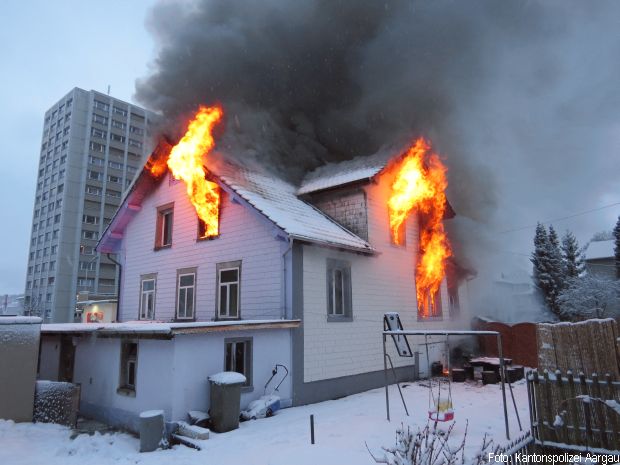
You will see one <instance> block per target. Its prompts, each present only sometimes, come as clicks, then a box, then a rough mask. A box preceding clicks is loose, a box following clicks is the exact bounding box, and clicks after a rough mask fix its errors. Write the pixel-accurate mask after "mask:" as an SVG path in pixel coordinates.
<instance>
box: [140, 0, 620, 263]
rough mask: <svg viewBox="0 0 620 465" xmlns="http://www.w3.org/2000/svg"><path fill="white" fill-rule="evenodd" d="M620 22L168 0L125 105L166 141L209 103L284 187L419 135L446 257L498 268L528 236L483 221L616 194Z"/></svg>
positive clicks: (465, 4) (575, 10)
mask: <svg viewBox="0 0 620 465" xmlns="http://www.w3.org/2000/svg"><path fill="white" fill-rule="evenodd" d="M618 18H620V3H618V2H613V1H601V2H578V1H565V0H563V1H559V0H558V1H544V2H543V1H540V2H536V1H525V0H521V1H519V0H514V1H510V2H500V1H496V0H488V1H482V0H479V1H476V0H471V1H449V0H419V1H418V0H415V1H414V0H407V1H404V0H393V1H385V2H380V1H375V0H356V1H352V0H349V1H345V0H305V1H285V0H263V1H260V2H257V1H253V0H202V1H181V0H177V1H166V2H161V3H160V4H158V5H157V6H156V7H155V8H154V9H153V11H152V12H151V15H150V17H149V19H148V22H147V24H148V27H149V28H150V30H151V31H152V34H153V35H154V36H155V38H156V41H157V43H158V54H157V57H156V59H155V61H154V63H153V64H152V66H153V68H152V74H151V75H150V76H148V77H146V78H143V79H140V80H139V81H138V82H137V91H136V97H137V99H138V101H139V102H141V103H142V104H144V105H145V106H147V107H149V108H152V109H155V110H159V111H161V112H162V113H163V115H164V117H165V121H166V125H165V127H166V130H167V131H169V132H172V133H174V132H175V130H178V127H179V124H181V123H183V122H184V121H186V119H187V115H188V114H189V113H190V112H194V111H195V110H196V108H197V105H198V104H200V103H204V104H212V103H215V102H220V103H222V104H223V105H224V108H225V110H226V113H227V120H226V122H225V129H224V132H223V134H222V135H221V142H220V148H222V147H223V148H225V149H226V150H227V151H228V152H230V153H233V154H235V155H236V156H238V157H239V158H240V159H241V160H245V161H246V162H250V161H254V162H259V163H261V164H263V165H267V166H269V167H271V169H274V170H276V171H278V172H279V173H280V174H283V175H286V176H287V177H288V178H289V179H291V180H293V181H297V180H299V179H300V177H301V176H302V175H303V174H304V173H305V172H306V171H307V170H308V169H310V168H313V167H316V166H318V165H320V164H322V163H324V162H328V161H337V160H344V159H350V158H353V157H357V156H365V155H370V154H373V153H375V152H376V151H377V150H379V149H380V148H381V147H383V146H385V145H386V144H400V143H403V142H405V141H411V140H413V138H414V137H416V136H419V135H423V136H426V137H429V138H430V139H431V140H432V141H433V144H434V147H435V148H436V149H437V150H438V151H439V153H440V154H441V155H442V157H444V158H445V162H446V164H447V166H448V169H449V173H448V177H449V185H450V187H449V192H448V197H449V199H450V202H451V204H452V205H453V207H454V209H455V210H456V212H457V214H458V215H459V216H458V217H457V219H456V220H454V224H453V226H452V228H451V234H452V236H453V237H452V239H453V240H452V242H453V243H454V244H455V245H456V252H457V254H458V255H459V256H460V257H464V258H463V260H464V261H467V260H468V261H469V262H470V263H471V266H472V267H473V268H477V269H478V270H479V271H480V270H481V269H485V268H488V269H492V270H494V271H497V270H498V269H499V268H502V267H503V266H504V265H505V260H504V259H502V261H501V262H500V263H497V260H496V258H497V257H498V254H497V253H496V252H499V251H502V252H511V251H512V250H514V249H517V248H519V249H520V250H521V251H525V252H527V251H528V250H529V249H528V246H529V244H528V245H524V244H525V243H526V240H525V239H524V237H526V239H527V242H529V240H530V239H531V237H530V236H531V235H532V231H526V236H523V237H517V238H516V239H515V238H514V237H513V236H510V235H508V236H506V235H504V236H501V235H497V234H496V232H497V231H501V230H504V229H509V228H510V227H514V226H521V225H524V224H525V225H529V224H532V223H535V222H536V220H537V219H545V218H549V217H554V216H561V215H563V214H566V213H570V212H574V211H579V210H580V209H586V208H589V207H592V206H593V205H594V206H597V205H600V202H601V200H604V199H608V195H609V192H612V189H613V187H614V183H616V184H615V186H616V187H617V181H616V180H615V178H617V173H618V161H617V160H618V157H617V155H616V154H615V153H614V152H613V149H614V148H616V149H617V147H618V141H619V138H618V136H617V133H618V128H619V127H620V126H619V123H620V118H619V117H618V111H617V109H618V108H620V93H619V91H618V89H619V86H618V79H619V77H620V60H619V59H618V56H620V55H619V53H620V33H619V32H618ZM614 173H615V174H614ZM560 226H561V225H560ZM559 229H562V228H561V227H560V228H559ZM595 229H601V228H600V227H599V228H595ZM576 232H577V233H579V232H580V231H579V230H577V231H576ZM507 241H510V245H506V242H507ZM513 258H514V257H513ZM521 259H523V257H521ZM493 262H495V263H493ZM489 263H493V265H489Z"/></svg>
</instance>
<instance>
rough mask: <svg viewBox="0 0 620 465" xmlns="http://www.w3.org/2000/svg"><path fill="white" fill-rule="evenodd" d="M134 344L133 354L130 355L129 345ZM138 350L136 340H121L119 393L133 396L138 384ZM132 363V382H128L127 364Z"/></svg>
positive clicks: (117, 390)
mask: <svg viewBox="0 0 620 465" xmlns="http://www.w3.org/2000/svg"><path fill="white" fill-rule="evenodd" d="M132 345H133V346H135V355H132V352H133V351H132V350H131V349H130V346H132ZM138 352H139V344H138V341H137V340H121V347H120V354H119V355H120V357H119V359H120V360H119V361H120V363H119V374H118V388H117V389H116V392H117V393H119V394H123V395H127V396H132V397H135V395H136V389H137V384H138ZM130 365H133V384H130V383H129V378H130V376H129V366H130Z"/></svg>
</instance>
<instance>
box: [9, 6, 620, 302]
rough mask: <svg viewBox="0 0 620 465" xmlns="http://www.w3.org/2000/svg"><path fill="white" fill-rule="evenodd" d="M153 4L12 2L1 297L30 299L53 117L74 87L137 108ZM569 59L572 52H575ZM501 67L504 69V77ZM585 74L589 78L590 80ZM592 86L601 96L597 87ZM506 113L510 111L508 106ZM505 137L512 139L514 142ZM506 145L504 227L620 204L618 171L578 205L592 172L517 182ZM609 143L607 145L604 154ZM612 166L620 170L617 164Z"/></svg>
mask: <svg viewBox="0 0 620 465" xmlns="http://www.w3.org/2000/svg"><path fill="white" fill-rule="evenodd" d="M154 3H155V0H131V1H120V0H106V1H104V2H90V1H86V2H85V1H68V0H57V1H42V0H38V1H17V0H9V1H7V2H4V3H3V18H5V20H4V21H3V25H2V28H0V52H1V54H0V56H1V57H2V62H1V63H2V64H1V65H0V66H1V68H0V69H1V73H0V82H1V84H2V85H1V86H0V96H1V97H0V102H1V103H2V105H1V110H2V111H1V112H0V156H1V157H2V161H3V163H2V166H3V170H2V172H1V173H2V174H1V182H0V207H1V209H2V211H3V212H4V215H3V220H0V295H2V294H4V293H21V292H23V289H24V283H25V272H26V262H27V255H28V243H29V235H30V230H31V219H32V206H33V200H34V193H35V185H36V173H37V164H38V154H39V146H40V143H41V131H42V124H43V114H44V112H45V110H46V109H47V108H49V107H50V106H51V105H52V104H53V103H55V102H56V101H57V100H58V99H59V98H60V97H62V96H63V95H64V94H65V93H67V92H68V91H69V90H70V89H71V88H73V87H81V88H83V89H86V90H90V89H95V90H98V91H100V92H106V91H107V87H108V85H109V86H111V95H112V96H114V97H116V98H120V99H124V100H128V101H132V102H133V99H132V96H133V93H134V91H135V80H136V78H139V77H144V76H146V75H147V74H148V73H149V68H148V64H149V63H150V62H152V60H153V58H154V57H155V52H156V50H155V42H154V40H153V38H152V37H151V35H150V34H149V33H148V32H147V31H146V28H145V18H146V15H147V13H148V11H149V10H150V8H151V6H152V5H153V4H154ZM592 45H594V44H592ZM595 48H596V47H595ZM566 52H567V54H569V55H570V54H571V51H570V48H569V47H567V48H566ZM502 66H503V65H502V64H501V63H498V68H499V70H500V71H501V70H502V69H503V68H502ZM506 70H509V68H508V67H507V68H506ZM586 71H587V70H584V73H585V74H584V76H585V77H584V79H589V77H588V73H587V72H586ZM593 82H595V81H593ZM592 89H593V91H595V90H596V86H594V87H592ZM134 103H135V102H134ZM502 108H504V109H505V110H506V111H509V110H510V106H509V105H505V106H502ZM542 110H543V111H544V109H542ZM528 111H529V110H528ZM533 111H534V113H535V112H537V111H541V109H536V110H533ZM616 121H617V122H618V125H616V126H615V127H614V126H613V125H611V126H610V129H609V130H608V131H607V132H605V137H604V139H605V140H602V139H601V140H598V141H595V140H592V141H588V140H585V141H583V146H584V147H585V148H588V150H591V151H590V152H589V153H586V152H587V151H584V157H585V158H587V157H588V156H591V157H593V161H594V160H595V159H596V158H597V157H613V158H615V159H620V158H619V157H618V148H619V147H620V129H618V128H620V117H619V118H618V119H617V120H616ZM489 123H490V124H492V123H493V121H489ZM593 123H595V122H593ZM497 136H498V137H500V136H501V135H499V134H497ZM504 140H507V141H510V138H505V139H504ZM440 145H441V141H440ZM444 145H445V144H444ZM507 145H509V146H510V147H512V150H508V151H507V152H506V154H504V156H508V155H510V156H511V160H512V161H511V163H512V164H511V163H506V164H503V165H502V166H503V171H504V172H501V173H500V172H499V171H500V170H495V171H496V172H495V173H494V174H495V175H496V176H497V178H498V182H499V183H500V185H502V186H504V187H505V190H507V191H510V192H511V193H512V194H511V197H510V198H511V200H510V201H502V199H501V198H500V199H499V202H498V204H499V210H501V212H503V214H502V215H501V218H502V223H503V224H502V226H504V224H505V228H503V229H505V230H510V229H515V228H521V227H525V226H531V225H535V224H536V221H539V220H540V221H545V220H549V219H553V218H558V217H563V216H570V215H572V214H575V213H579V212H581V211H584V210H589V209H597V208H600V207H602V206H605V205H608V204H611V203H614V202H620V186H619V182H618V179H620V176H618V171H616V173H615V174H612V173H600V172H596V171H594V175H595V176H600V177H601V178H603V177H607V178H608V179H607V182H606V183H601V186H604V187H601V189H600V191H597V192H587V193H586V192H584V193H583V195H581V194H578V195H577V196H576V197H577V198H578V199H579V198H581V199H583V202H579V201H576V200H575V196H572V197H571V199H572V200H570V201H569V202H567V201H566V198H565V196H563V195H562V194H560V190H563V191H564V192H566V191H567V189H571V190H572V188H573V186H574V189H576V191H574V192H578V190H579V188H580V182H581V177H583V176H584V175H585V176H588V175H590V176H591V175H592V173H584V172H579V173H576V174H574V175H566V172H565V170H564V167H563V166H558V170H557V176H555V175H554V176H553V177H554V179H552V180H551V182H548V183H547V181H545V180H541V179H540V177H539V176H538V173H537V172H536V171H537V170H536V166H535V165H536V164H535V163H534V164H533V166H532V167H531V172H532V174H531V177H529V178H522V177H521V178H514V177H512V176H511V170H512V169H513V168H514V169H516V168H517V167H519V169H520V170H521V171H523V168H522V165H523V163H522V160H521V159H520V158H519V157H518V153H517V155H515V156H514V157H512V153H513V152H517V151H518V147H516V148H515V144H514V143H510V142H508V144H507ZM600 145H604V146H605V147H604V149H601V148H600V147H599V146H600ZM612 166H615V167H616V168H618V167H619V166H618V163H615V164H612ZM511 167H512V168H511ZM448 168H450V167H448ZM610 176H613V177H615V179H616V182H615V184H614V183H613V182H612V183H610V182H609V177H610ZM457 181H458V180H457ZM541 183H545V188H544V189H541ZM554 186H555V187H554ZM556 187H557V189H556ZM533 190H539V191H540V195H539V196H538V198H537V200H536V202H519V201H518V200H516V199H518V198H520V197H521V195H522V197H523V198H531V197H532V196H531V193H532V191H533ZM501 192H502V190H501V189H500V193H501ZM504 198H505V199H507V198H508V197H507V196H504ZM457 213H458V212H457ZM619 214H620V206H615V207H612V208H605V209H601V210H599V211H596V212H592V213H588V214H585V215H580V216H576V217H574V218H572V219H569V220H564V221H557V222H555V226H556V228H557V229H558V230H559V231H560V232H562V231H564V230H565V229H566V228H570V229H572V230H574V231H575V233H576V234H577V237H578V239H579V240H580V241H581V242H582V243H584V242H586V241H587V240H588V239H589V238H590V236H591V235H592V233H594V232H596V231H599V230H603V229H611V227H612V226H613V224H614V223H615V220H616V218H617V217H618V215H619ZM532 235H533V227H532V228H529V229H524V230H519V231H516V232H512V233H509V234H504V235H502V236H503V237H505V238H506V241H505V243H504V244H505V247H502V249H503V252H509V253H510V254H512V255H510V254H509V255H507V257H508V258H507V259H506V260H507V261H512V259H514V261H515V262H517V261H518V262H520V263H522V264H523V265H524V266H527V255H528V254H529V253H530V244H531V237H532Z"/></svg>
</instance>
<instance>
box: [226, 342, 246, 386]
mask: <svg viewBox="0 0 620 465" xmlns="http://www.w3.org/2000/svg"><path fill="white" fill-rule="evenodd" d="M224 344H225V350H224V370H225V371H236V372H237V373H241V374H242V375H243V376H245V384H244V386H246V387H250V386H252V339H251V338H231V339H225V340H224Z"/></svg>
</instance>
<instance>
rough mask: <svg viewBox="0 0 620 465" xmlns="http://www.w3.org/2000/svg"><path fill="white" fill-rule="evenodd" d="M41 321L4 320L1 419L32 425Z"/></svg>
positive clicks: (1, 323) (0, 344)
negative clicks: (30, 422) (27, 422)
mask: <svg viewBox="0 0 620 465" xmlns="http://www.w3.org/2000/svg"><path fill="white" fill-rule="evenodd" d="M40 336H41V318H38V317H26V316H0V379H1V380H2V382H0V418H4V419H5V420H13V421H15V422H24V421H32V412H33V408H34V389H35V383H36V379H37V361H38V358H39V339H40Z"/></svg>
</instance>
